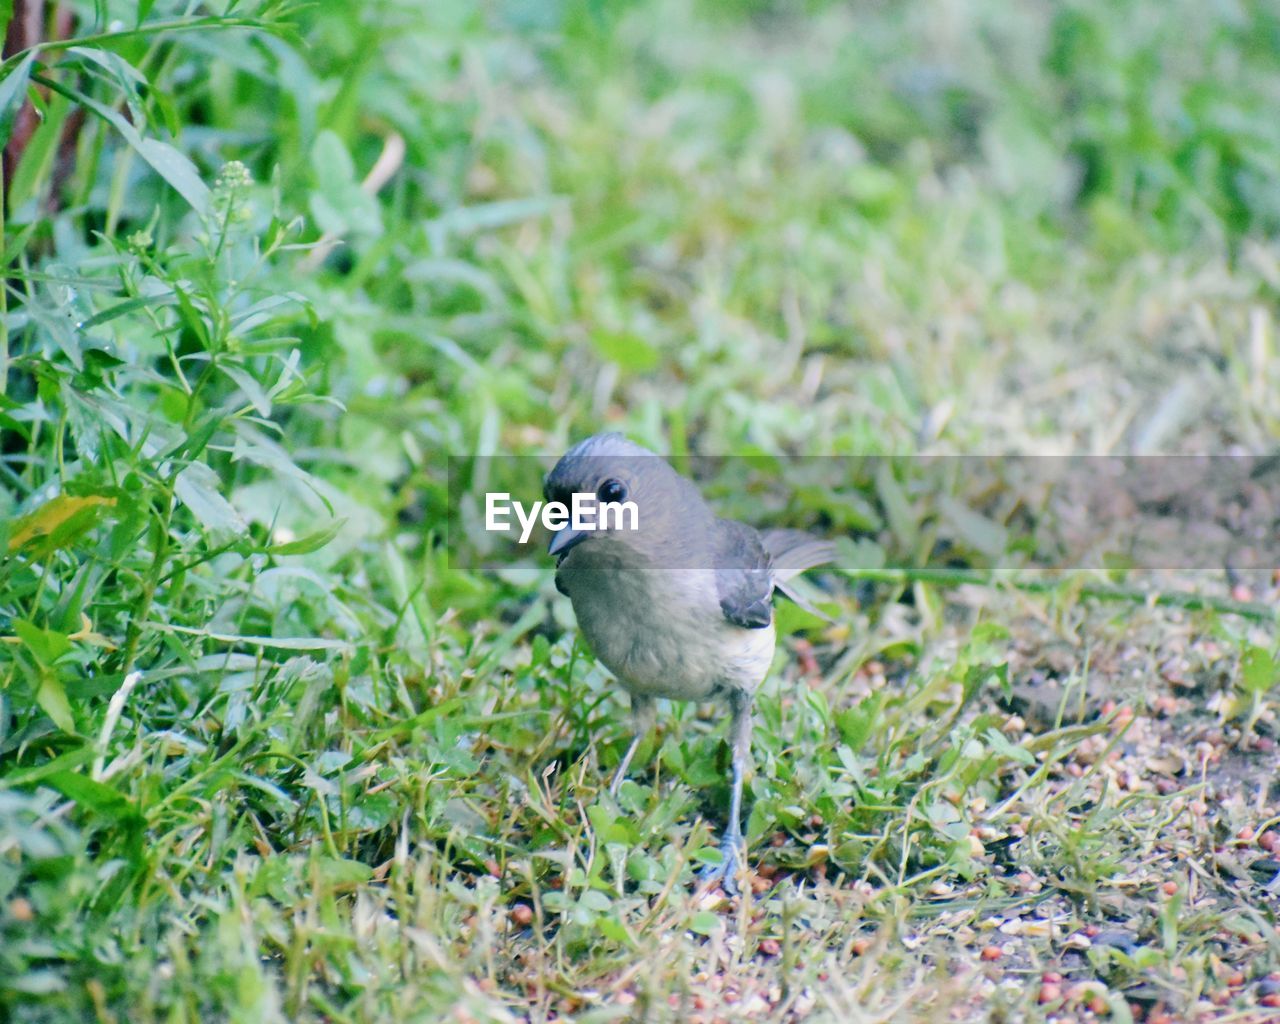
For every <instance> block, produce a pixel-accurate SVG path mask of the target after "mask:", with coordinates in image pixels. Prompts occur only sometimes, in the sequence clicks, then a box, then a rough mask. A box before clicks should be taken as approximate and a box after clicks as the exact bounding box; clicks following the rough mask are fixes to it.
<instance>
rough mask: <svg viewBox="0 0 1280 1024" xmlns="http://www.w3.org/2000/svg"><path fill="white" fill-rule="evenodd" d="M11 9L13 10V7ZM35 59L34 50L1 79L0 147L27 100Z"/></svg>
mask: <svg viewBox="0 0 1280 1024" xmlns="http://www.w3.org/2000/svg"><path fill="white" fill-rule="evenodd" d="M10 10H11V11H12V7H10ZM0 19H3V11H0ZM3 20H7V19H3ZM35 60H36V54H35V51H32V52H31V53H29V54H27V55H26V56H25V57H23V58H22V60H21V61H19V63H18V66H17V67H15V68H14V69H13V70H12V71H10V72H9V73H8V74H7V75H5V76H4V79H3V80H2V81H0V147H3V146H4V145H5V144H6V143H7V142H8V141H9V135H10V133H11V132H12V131H13V122H14V119H15V118H17V116H18V111H19V110H21V109H22V104H23V103H25V102H26V99H27V86H28V85H29V84H30V82H31V67H32V65H33V64H35Z"/></svg>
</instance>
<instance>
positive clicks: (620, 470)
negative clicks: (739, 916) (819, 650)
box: [543, 434, 835, 893]
mask: <svg viewBox="0 0 1280 1024" xmlns="http://www.w3.org/2000/svg"><path fill="white" fill-rule="evenodd" d="M543 490H544V496H545V497H546V499H547V500H548V501H560V502H563V503H564V504H565V505H566V506H567V505H569V504H570V502H571V496H572V495H573V494H575V493H579V494H583V493H589V494H592V495H595V496H596V497H597V498H598V499H599V500H601V501H609V502H634V503H635V506H636V512H637V515H636V517H635V523H634V524H632V523H630V522H628V521H624V522H622V523H618V522H614V523H613V524H611V525H610V528H609V529H606V530H600V529H596V530H594V531H592V530H587V529H573V528H572V526H571V525H566V526H564V527H563V528H562V529H560V530H558V531H556V533H555V534H554V535H553V536H552V539H551V545H550V547H549V548H548V552H549V553H550V554H552V555H555V556H556V587H557V588H558V589H559V590H560V592H561V593H562V594H565V595H566V596H568V597H569V599H570V600H571V601H572V602H573V610H574V614H575V615H576V616H577V619H578V626H579V628H580V630H581V631H582V635H583V636H584V637H585V638H586V640H587V643H588V644H589V645H590V647H591V649H592V651H593V652H595V655H596V657H597V658H598V659H599V660H600V661H601V662H602V663H603V664H604V665H605V667H606V668H608V669H609V671H611V672H612V673H613V674H614V675H615V676H616V677H617V678H618V681H619V682H620V683H621V684H622V685H623V687H624V688H625V689H626V690H627V692H628V693H629V694H630V695H631V714H632V719H633V722H634V726H635V735H634V737H633V739H632V741H631V744H630V745H629V746H628V748H627V752H626V754H625V755H624V756H623V758H622V762H621V764H619V765H618V770H617V773H616V774H615V775H614V778H613V783H612V785H611V787H610V789H611V792H612V793H613V794H614V796H615V797H616V796H617V793H618V789H619V787H620V786H621V785H622V781H623V779H625V777H626V774H627V768H628V767H629V766H630V764H631V759H632V757H633V756H634V755H635V752H636V748H637V747H638V746H639V745H640V741H641V740H642V739H643V738H644V736H645V735H646V734H647V733H648V731H649V730H650V729H651V728H652V727H653V722H654V709H655V706H654V702H655V700H656V699H657V698H659V697H667V698H671V699H675V700H697V701H724V702H726V703H727V704H728V706H729V713H730V726H729V733H730V737H731V741H732V746H733V788H732V792H733V797H732V803H731V806H730V809H729V820H728V824H727V826H726V828H725V830H724V834H723V838H722V841H721V852H722V854H723V856H722V858H721V861H720V863H719V864H716V865H713V866H711V867H709V868H708V869H706V870H705V871H704V872H703V879H704V880H705V881H706V882H708V883H712V882H715V881H720V882H721V883H722V884H723V886H724V888H725V890H726V891H727V892H729V893H733V892H735V891H736V890H737V884H736V878H737V874H738V866H739V863H740V861H739V848H740V847H741V845H742V780H743V773H744V772H745V770H746V767H747V762H748V758H749V757H750V753H751V705H752V698H753V697H754V696H755V692H756V689H757V688H758V687H759V685H760V683H761V682H763V680H764V678H765V676H766V675H767V674H768V672H769V666H770V664H771V663H772V661H773V652H774V644H775V633H774V626H773V600H772V599H773V592H774V590H775V589H776V590H781V591H782V592H783V593H785V594H787V596H789V597H791V598H792V599H793V600H796V601H797V602H799V603H801V604H805V602H804V601H803V600H801V599H800V598H799V596H798V595H796V594H795V593H794V592H793V591H792V590H791V589H790V588H789V587H788V586H787V581H788V580H790V579H792V578H793V577H795V576H797V575H799V574H800V573H802V572H804V571H806V570H807V569H811V568H813V567H815V566H818V565H821V564H823V563H825V562H829V561H831V559H832V558H833V556H834V554H835V549H834V545H832V544H830V543H829V542H826V541H821V540H817V539H815V538H813V537H811V536H809V535H808V534H806V533H801V532H800V531H797V530H768V531H764V532H760V531H757V530H755V529H753V528H752V527H750V526H747V525H746V524H745V523H739V522H734V521H732V520H728V519H718V518H716V516H715V514H714V513H713V512H712V511H711V509H710V508H709V507H708V506H707V504H706V502H704V501H703V500H702V496H701V495H700V494H699V493H698V490H697V488H696V487H694V485H693V484H692V483H690V482H689V481H688V480H686V479H685V478H684V477H682V476H680V474H678V473H677V472H676V471H675V470H674V469H672V468H671V467H670V466H669V465H668V464H667V463H666V461H664V460H663V459H662V458H660V457H659V456H657V455H655V454H654V453H653V452H651V451H649V450H648V449H647V448H643V447H641V446H640V445H638V444H634V443H632V442H631V441H628V440H627V439H626V438H625V437H623V436H622V435H621V434H598V435H596V436H595V437H589V438H587V439H586V440H585V441H583V442H581V443H580V444H577V445H575V446H574V447H573V448H571V449H570V450H569V451H568V452H566V453H565V455H564V457H563V458H561V459H560V461H559V462H558V463H557V464H556V466H555V468H554V469H553V470H552V471H551V472H550V473H549V474H548V475H547V477H546V479H545V480H544V484H543ZM580 525H582V524H580ZM632 525H634V526H635V527H636V528H634V529H632V528H629V527H630V526H632ZM805 606H806V607H808V605H805Z"/></svg>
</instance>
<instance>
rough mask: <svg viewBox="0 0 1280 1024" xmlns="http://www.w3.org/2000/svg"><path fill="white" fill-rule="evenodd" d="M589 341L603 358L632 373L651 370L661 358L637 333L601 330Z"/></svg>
mask: <svg viewBox="0 0 1280 1024" xmlns="http://www.w3.org/2000/svg"><path fill="white" fill-rule="evenodd" d="M591 341H592V343H593V344H594V345H595V347H596V351H597V352H599V353H600V355H602V356H603V357H604V358H605V359H608V360H609V361H610V362H612V363H617V364H618V365H619V366H620V367H622V368H623V369H624V370H631V371H632V372H634V373H644V372H645V371H646V370H652V369H653V368H654V367H656V366H657V365H658V361H659V360H660V359H661V355H660V353H659V352H658V350H657V349H656V348H654V347H653V346H652V345H650V344H649V343H648V342H647V341H645V340H644V339H643V338H642V337H640V336H639V335H638V334H614V333H612V332H610V331H602V332H598V333H596V334H593V335H592V337H591Z"/></svg>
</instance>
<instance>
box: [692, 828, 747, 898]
mask: <svg viewBox="0 0 1280 1024" xmlns="http://www.w3.org/2000/svg"><path fill="white" fill-rule="evenodd" d="M741 846H742V840H741V839H740V838H738V837H737V836H725V837H724V839H723V840H722V841H721V843H720V863H719V864H708V865H707V866H706V867H705V868H703V869H702V873H701V875H700V878H701V881H702V884H703V885H704V886H706V887H707V888H710V887H711V886H713V885H715V884H716V883H717V882H718V883H719V884H720V888H722V889H723V890H724V891H725V895H727V896H736V895H738V871H739V869H740V868H741V866H742V854H741V851H740V847H741Z"/></svg>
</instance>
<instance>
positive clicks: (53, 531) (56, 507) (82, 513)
mask: <svg viewBox="0 0 1280 1024" xmlns="http://www.w3.org/2000/svg"><path fill="white" fill-rule="evenodd" d="M115 503H116V499H115V498H105V497H102V496H101V495H88V496H86V497H74V496H72V495H69V494H59V495H58V496H57V497H54V498H50V499H49V500H48V501H46V502H45V503H44V504H43V505H41V506H40V507H39V508H37V509H36V510H35V511H33V512H28V513H27V514H26V515H25V516H22V517H21V518H20V519H19V520H18V521H17V522H16V523H15V524H14V525H13V528H12V530H11V531H10V533H9V551H10V552H14V551H17V550H18V549H19V548H21V547H23V546H24V545H26V544H29V543H31V542H32V541H34V540H37V539H40V538H48V540H49V542H50V543H48V544H44V545H42V547H43V548H45V549H47V550H57V549H58V548H61V547H67V546H68V545H70V544H71V543H72V542H74V541H75V539H76V538H77V537H79V536H80V535H81V534H82V533H84V532H86V531H87V530H89V529H90V528H91V527H92V526H93V524H94V523H95V522H96V521H97V517H98V515H99V513H100V512H101V511H102V509H103V508H106V507H110V506H112V505H114V504H115Z"/></svg>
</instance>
